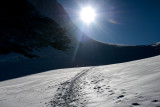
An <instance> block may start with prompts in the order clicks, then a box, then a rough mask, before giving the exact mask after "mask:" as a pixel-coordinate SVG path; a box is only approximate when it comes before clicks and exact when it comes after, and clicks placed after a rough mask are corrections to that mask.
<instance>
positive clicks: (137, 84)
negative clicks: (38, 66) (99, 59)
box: [0, 56, 160, 107]
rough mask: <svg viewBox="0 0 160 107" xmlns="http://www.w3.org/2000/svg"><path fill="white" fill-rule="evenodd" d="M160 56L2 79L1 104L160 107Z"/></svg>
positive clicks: (16, 106)
mask: <svg viewBox="0 0 160 107" xmlns="http://www.w3.org/2000/svg"><path fill="white" fill-rule="evenodd" d="M159 83H160V56H156V57H152V58H147V59H142V60H137V61H132V62H126V63H120V64H113V65H107V66H97V67H83V68H70V69H57V70H52V71H48V72H44V73H39V74H35V75H30V76H26V77H21V78H17V79H12V80H8V81H3V82H0V107H160V84H159Z"/></svg>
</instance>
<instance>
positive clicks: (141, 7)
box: [58, 0, 160, 45]
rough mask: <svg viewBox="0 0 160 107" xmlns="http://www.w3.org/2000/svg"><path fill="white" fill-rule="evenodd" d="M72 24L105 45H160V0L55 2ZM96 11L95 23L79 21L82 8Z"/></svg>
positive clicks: (65, 0) (70, 0)
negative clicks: (59, 4) (90, 8)
mask: <svg viewBox="0 0 160 107" xmlns="http://www.w3.org/2000/svg"><path fill="white" fill-rule="evenodd" d="M58 1H59V2H60V3H61V4H62V5H63V7H64V8H65V9H66V11H67V13H68V14H69V16H70V18H71V19H72V21H73V22H74V23H75V24H76V25H77V26H78V27H79V28H80V29H81V30H82V31H84V29H85V31H84V32H85V33H86V34H87V35H89V36H90V37H92V38H94V39H96V40H98V41H102V42H107V43H115V44H127V45H145V44H153V43H156V42H160V0H58ZM87 5H90V6H92V7H94V8H95V10H96V13H97V17H96V21H95V23H92V24H90V25H89V26H86V25H85V24H84V23H83V22H82V21H81V20H80V19H79V12H80V10H81V8H82V7H83V6H84V7H85V6H87Z"/></svg>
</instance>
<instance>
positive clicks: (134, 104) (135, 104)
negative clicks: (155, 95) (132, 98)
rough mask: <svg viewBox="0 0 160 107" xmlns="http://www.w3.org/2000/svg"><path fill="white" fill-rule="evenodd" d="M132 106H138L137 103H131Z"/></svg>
mask: <svg viewBox="0 0 160 107" xmlns="http://www.w3.org/2000/svg"><path fill="white" fill-rule="evenodd" d="M132 105H133V106H140V104H138V103H132Z"/></svg>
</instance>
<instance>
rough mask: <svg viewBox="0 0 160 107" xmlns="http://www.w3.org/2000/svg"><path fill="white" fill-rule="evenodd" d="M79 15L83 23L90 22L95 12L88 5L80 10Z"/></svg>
mask: <svg viewBox="0 0 160 107" xmlns="http://www.w3.org/2000/svg"><path fill="white" fill-rule="evenodd" d="M80 16H81V20H82V21H83V22H84V23H86V24H90V23H91V22H93V21H94V19H95V16H96V14H95V11H94V9H93V8H91V7H89V6H88V7H85V8H83V9H82V10H81V13H80Z"/></svg>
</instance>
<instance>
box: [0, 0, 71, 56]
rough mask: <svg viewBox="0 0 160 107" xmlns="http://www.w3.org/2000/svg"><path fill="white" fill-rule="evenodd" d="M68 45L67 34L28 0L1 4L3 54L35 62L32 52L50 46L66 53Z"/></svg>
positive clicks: (6, 1)
mask: <svg viewBox="0 0 160 107" xmlns="http://www.w3.org/2000/svg"><path fill="white" fill-rule="evenodd" d="M69 43H70V39H69V38H68V37H67V36H66V31H65V30H64V29H63V28H61V27H60V26H59V25H58V24H57V23H56V22H55V21H53V20H51V19H49V18H47V17H44V16H41V15H39V14H38V12H37V11H36V9H35V8H34V7H33V6H32V5H31V4H30V3H29V2H28V1H27V0H5V2H4V1H3V2H2V1H1V2H0V54H8V53H10V52H16V53H22V54H23V55H24V56H27V57H30V58H32V57H36V55H33V54H32V51H33V50H38V49H39V48H42V47H47V46H51V47H53V48H56V49H58V50H66V49H68V48H69Z"/></svg>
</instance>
